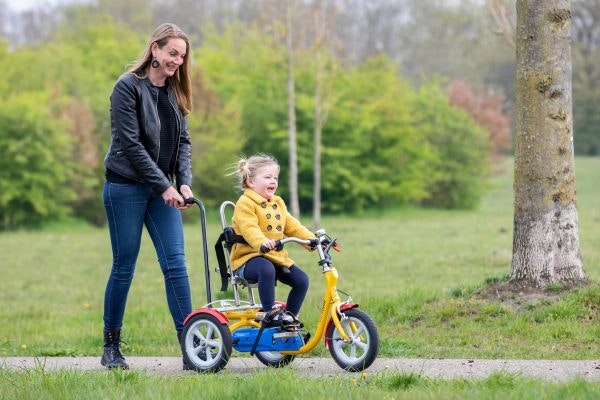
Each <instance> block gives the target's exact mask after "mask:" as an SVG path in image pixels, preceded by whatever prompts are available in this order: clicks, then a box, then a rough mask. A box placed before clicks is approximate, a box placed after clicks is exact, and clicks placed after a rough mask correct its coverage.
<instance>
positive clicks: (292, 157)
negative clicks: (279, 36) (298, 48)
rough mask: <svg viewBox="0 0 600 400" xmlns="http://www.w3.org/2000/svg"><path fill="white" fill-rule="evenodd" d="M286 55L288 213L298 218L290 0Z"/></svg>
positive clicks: (287, 14) (287, 8) (289, 1)
mask: <svg viewBox="0 0 600 400" xmlns="http://www.w3.org/2000/svg"><path fill="white" fill-rule="evenodd" d="M286 11H287V12H286V26H287V40H286V44H287V53H288V143H289V148H288V152H289V168H290V172H289V173H290V176H289V180H290V181H289V190H290V212H291V214H292V215H294V216H295V217H297V218H300V202H299V200H298V149H297V145H296V97H295V88H294V86H295V84H294V47H293V43H292V0H288V1H287V7H286Z"/></svg>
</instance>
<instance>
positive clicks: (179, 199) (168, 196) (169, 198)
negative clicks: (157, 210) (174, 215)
mask: <svg viewBox="0 0 600 400" xmlns="http://www.w3.org/2000/svg"><path fill="white" fill-rule="evenodd" d="M180 190H181V194H179V192H177V190H175V188H174V187H173V186H170V187H169V188H168V189H167V190H165V191H164V192H163V193H162V195H161V196H162V198H163V200H164V201H165V204H167V205H169V206H171V207H173V208H177V209H178V210H184V209H186V208H190V207H191V206H192V204H184V202H183V199H187V198H189V197H194V195H193V193H192V188H190V187H189V186H188V185H181V188H180Z"/></svg>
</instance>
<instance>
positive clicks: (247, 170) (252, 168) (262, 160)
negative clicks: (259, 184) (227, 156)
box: [230, 153, 279, 190]
mask: <svg viewBox="0 0 600 400" xmlns="http://www.w3.org/2000/svg"><path fill="white" fill-rule="evenodd" d="M267 165H275V166H277V168H279V162H277V159H276V158H275V157H273V156H272V155H270V154H264V153H258V154H255V155H253V156H251V157H249V158H246V157H242V158H241V159H240V160H239V161H238V162H237V168H236V170H235V171H234V172H232V173H231V174H230V175H237V177H238V179H239V180H238V184H237V188H238V189H240V190H244V189H246V188H248V187H249V186H248V179H250V178H253V177H254V176H255V175H256V171H258V170H259V169H260V168H262V167H266V166H267Z"/></svg>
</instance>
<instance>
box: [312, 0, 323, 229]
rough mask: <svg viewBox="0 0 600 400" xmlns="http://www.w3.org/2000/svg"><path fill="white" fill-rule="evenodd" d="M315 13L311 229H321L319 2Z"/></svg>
mask: <svg viewBox="0 0 600 400" xmlns="http://www.w3.org/2000/svg"><path fill="white" fill-rule="evenodd" d="M316 7H317V10H316V13H315V21H316V23H315V58H316V71H315V81H316V82H315V131H314V141H315V148H314V151H315V153H314V158H313V180H314V183H313V220H312V224H313V228H314V229H315V230H316V229H319V228H320V227H321V141H322V136H323V123H324V118H323V97H322V91H323V75H324V69H325V66H324V61H323V57H322V51H323V50H322V47H323V44H324V42H325V40H326V39H325V37H326V33H325V32H326V27H325V19H326V18H325V7H324V5H323V4H322V2H321V1H318V2H317V5H316Z"/></svg>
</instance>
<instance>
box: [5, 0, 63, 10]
mask: <svg viewBox="0 0 600 400" xmlns="http://www.w3.org/2000/svg"><path fill="white" fill-rule="evenodd" d="M73 1H74V0H4V3H5V4H6V5H7V6H8V7H9V8H11V9H12V10H13V11H25V10H31V9H33V8H38V7H41V6H48V5H51V6H54V5H57V4H64V3H69V2H71V3H72V2H73Z"/></svg>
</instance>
